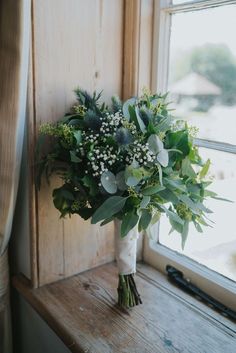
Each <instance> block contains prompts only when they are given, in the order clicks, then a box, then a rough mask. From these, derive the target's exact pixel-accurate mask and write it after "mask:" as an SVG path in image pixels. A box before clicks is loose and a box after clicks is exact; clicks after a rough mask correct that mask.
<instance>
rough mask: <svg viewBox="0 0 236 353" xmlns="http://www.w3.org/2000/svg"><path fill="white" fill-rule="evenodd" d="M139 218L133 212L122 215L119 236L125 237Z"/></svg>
mask: <svg viewBox="0 0 236 353" xmlns="http://www.w3.org/2000/svg"><path fill="white" fill-rule="evenodd" d="M138 220H139V216H138V215H137V214H136V213H135V212H134V211H132V212H128V213H126V214H125V215H124V217H123V219H122V223H121V237H122V238H123V237H125V236H126V235H127V234H128V233H129V231H130V230H132V229H133V228H134V227H135V226H136V224H137V222H138Z"/></svg>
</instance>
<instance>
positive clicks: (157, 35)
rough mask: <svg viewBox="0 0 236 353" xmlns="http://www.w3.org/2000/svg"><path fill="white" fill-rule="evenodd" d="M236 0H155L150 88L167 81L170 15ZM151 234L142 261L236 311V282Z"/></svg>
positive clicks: (229, 148) (211, 144) (159, 88)
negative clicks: (176, 274) (177, 0)
mask: <svg viewBox="0 0 236 353" xmlns="http://www.w3.org/2000/svg"><path fill="white" fill-rule="evenodd" d="M233 3H236V0H196V1H191V2H185V3H183V4H181V5H172V0H155V10H154V31H153V61H152V91H153V92H165V91H166V90H167V83H168V63H169V44H170V29H171V14H173V13H178V12H186V11H192V10H197V9H204V8H207V7H208V8H209V7H214V6H222V5H225V4H233ZM195 143H196V144H197V145H198V146H201V147H206V148H211V149H216V150H219V151H224V152H228V153H234V154H236V146H235V145H230V144H227V143H220V142H217V141H209V140H203V139H196V141H195ZM152 234H153V236H152V237H151V238H150V237H145V241H144V261H145V262H146V263H148V264H150V265H152V266H154V267H156V268H157V269H158V270H159V271H161V272H164V273H166V265H167V264H170V265H172V266H174V267H177V268H178V269H179V270H181V271H182V272H183V273H184V276H186V277H187V278H189V279H190V280H191V281H193V282H194V283H195V284H196V285H198V286H199V287H200V288H201V289H202V290H204V291H206V292H207V293H208V294H210V295H212V296H214V297H215V298H216V299H217V300H219V301H221V302H223V303H224V304H225V305H227V306H228V307H230V308H231V309H233V310H236V299H235V298H236V283H235V282H234V281H232V280H230V279H228V278H226V277H224V276H222V275H220V274H219V273H217V272H215V271H213V270H211V269H209V268H207V267H206V266H204V265H202V264H199V263H197V262H196V261H194V260H192V259H190V258H188V257H187V256H183V255H181V254H180V253H178V252H175V251H173V250H171V249H169V248H167V247H165V246H163V245H161V244H159V243H158V236H159V235H158V234H159V224H157V225H155V226H153V228H152Z"/></svg>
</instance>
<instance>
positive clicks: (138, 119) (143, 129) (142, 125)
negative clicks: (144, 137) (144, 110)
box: [135, 106, 146, 132]
mask: <svg viewBox="0 0 236 353" xmlns="http://www.w3.org/2000/svg"><path fill="white" fill-rule="evenodd" d="M135 113H136V117H137V121H138V125H139V128H140V130H141V131H142V132H144V131H145V130H146V126H145V124H144V122H143V120H142V118H141V117H140V115H139V108H138V107H137V106H136V107H135Z"/></svg>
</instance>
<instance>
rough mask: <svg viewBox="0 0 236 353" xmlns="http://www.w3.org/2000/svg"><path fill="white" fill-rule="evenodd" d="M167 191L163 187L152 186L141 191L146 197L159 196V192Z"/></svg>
mask: <svg viewBox="0 0 236 353" xmlns="http://www.w3.org/2000/svg"><path fill="white" fill-rule="evenodd" d="M164 189H165V186H162V185H152V186H147V187H146V188H145V189H143V190H141V193H142V194H143V195H145V196H149V195H153V194H157V193H158V192H159V191H162V190H164Z"/></svg>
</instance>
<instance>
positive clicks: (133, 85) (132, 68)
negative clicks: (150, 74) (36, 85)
mask: <svg viewBox="0 0 236 353" xmlns="http://www.w3.org/2000/svg"><path fill="white" fill-rule="evenodd" d="M140 7H141V1H140V0H126V1H125V12H124V62H123V66H124V71H123V72H124V73H123V75H124V77H123V99H128V98H130V97H132V96H134V95H136V94H137V92H138V78H139V72H138V71H139V44H140V43H139V39H140Z"/></svg>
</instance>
